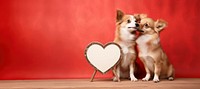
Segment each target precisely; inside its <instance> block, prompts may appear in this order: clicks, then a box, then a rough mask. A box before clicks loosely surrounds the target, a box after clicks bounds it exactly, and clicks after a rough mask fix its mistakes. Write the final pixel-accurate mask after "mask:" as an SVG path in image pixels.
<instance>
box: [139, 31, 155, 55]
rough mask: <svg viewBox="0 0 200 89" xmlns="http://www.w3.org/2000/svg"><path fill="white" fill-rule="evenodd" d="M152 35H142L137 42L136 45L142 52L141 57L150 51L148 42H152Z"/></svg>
mask: <svg viewBox="0 0 200 89" xmlns="http://www.w3.org/2000/svg"><path fill="white" fill-rule="evenodd" d="M151 38H152V36H151V35H142V36H140V37H139V38H138V39H137V40H136V43H137V44H138V49H139V51H140V55H141V54H142V55H146V54H147V50H148V45H147V42H149V41H150V40H151Z"/></svg>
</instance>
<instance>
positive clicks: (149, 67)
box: [136, 17, 174, 83]
mask: <svg viewBox="0 0 200 89" xmlns="http://www.w3.org/2000/svg"><path fill="white" fill-rule="evenodd" d="M166 26H167V22H166V21H164V20H162V19H158V20H157V21H154V20H153V19H151V18H147V17H145V18H141V21H140V23H139V28H140V29H138V31H139V32H140V33H141V35H140V36H139V37H138V38H137V40H136V43H137V47H138V51H139V53H138V56H139V58H140V60H141V61H142V62H143V64H144V67H145V71H146V76H145V77H144V78H143V79H142V80H143V81H149V79H150V78H151V76H152V75H151V74H154V78H153V81H154V82H155V83H157V82H159V81H160V80H159V78H168V79H169V80H173V79H174V68H173V66H172V64H170V62H169V60H168V58H167V55H166V53H165V52H164V51H163V49H162V47H161V44H160V37H159V33H160V31H162V30H163V29H164V28H165V27H166Z"/></svg>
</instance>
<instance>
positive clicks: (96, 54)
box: [85, 42, 122, 73]
mask: <svg viewBox="0 0 200 89" xmlns="http://www.w3.org/2000/svg"><path fill="white" fill-rule="evenodd" d="M121 54H122V51H121V47H120V46H119V45H118V44H116V43H114V42H110V43H107V44H106V45H105V46H103V45H102V44H101V43H97V42H93V43H91V44H89V45H88V47H87V48H86V50H85V56H86V58H87V60H88V62H89V63H90V64H91V65H92V66H93V67H94V68H96V70H98V71H100V72H101V73H106V72H107V71H108V70H110V69H111V68H112V67H113V66H115V65H116V64H117V63H118V62H119V60H120V59H121Z"/></svg>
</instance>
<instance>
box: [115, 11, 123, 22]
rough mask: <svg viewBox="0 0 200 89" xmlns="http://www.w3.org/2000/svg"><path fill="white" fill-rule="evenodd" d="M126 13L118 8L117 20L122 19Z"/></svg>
mask: <svg viewBox="0 0 200 89" xmlns="http://www.w3.org/2000/svg"><path fill="white" fill-rule="evenodd" d="M123 16H124V13H123V12H122V11H121V10H117V22H119V21H120V20H122V18H123Z"/></svg>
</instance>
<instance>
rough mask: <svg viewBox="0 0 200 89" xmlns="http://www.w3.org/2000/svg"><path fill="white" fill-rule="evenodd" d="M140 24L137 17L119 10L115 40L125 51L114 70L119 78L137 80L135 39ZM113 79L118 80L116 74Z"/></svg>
mask: <svg viewBox="0 0 200 89" xmlns="http://www.w3.org/2000/svg"><path fill="white" fill-rule="evenodd" d="M138 26H139V24H137V23H136V18H135V17H134V16H133V15H125V14H124V13H123V12H122V11H120V10H117V22H116V32H115V39H114V42H115V43H118V44H119V45H120V46H121V48H122V52H123V56H122V59H121V61H120V63H119V64H118V65H117V66H115V68H114V71H115V72H116V74H117V75H118V77H119V78H130V79H131V81H137V80H138V79H137V78H136V77H135V76H134V72H135V61H136V56H137V54H136V51H135V44H136V42H135V40H136V31H137V27H138ZM113 81H117V78H116V76H115V77H114V78H113Z"/></svg>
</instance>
